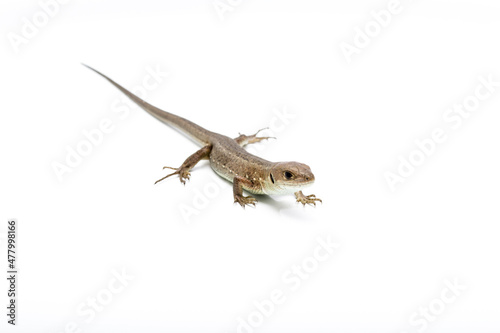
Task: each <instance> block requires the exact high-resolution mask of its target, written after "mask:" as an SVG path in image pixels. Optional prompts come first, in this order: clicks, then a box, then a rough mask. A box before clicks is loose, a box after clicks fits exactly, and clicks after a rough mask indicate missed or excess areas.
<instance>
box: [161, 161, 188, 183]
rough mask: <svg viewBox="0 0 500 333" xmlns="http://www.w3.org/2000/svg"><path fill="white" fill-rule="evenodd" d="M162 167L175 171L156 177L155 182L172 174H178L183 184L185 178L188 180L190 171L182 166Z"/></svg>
mask: <svg viewBox="0 0 500 333" xmlns="http://www.w3.org/2000/svg"><path fill="white" fill-rule="evenodd" d="M163 169H172V170H175V172H172V173H171V174H169V175H166V176H165V177H163V178H162V179H158V180H157V181H156V182H155V184H156V183H158V182H161V181H162V180H164V179H166V178H168V177H170V176H173V175H179V178H180V180H181V183H182V184H183V185H186V180H189V178H190V177H191V172H189V170H188V169H184V168H182V167H181V168H172V167H168V166H164V167H163Z"/></svg>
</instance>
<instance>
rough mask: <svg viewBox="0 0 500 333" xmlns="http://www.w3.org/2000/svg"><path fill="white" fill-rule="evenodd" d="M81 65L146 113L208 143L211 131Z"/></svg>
mask: <svg viewBox="0 0 500 333" xmlns="http://www.w3.org/2000/svg"><path fill="white" fill-rule="evenodd" d="M82 65H83V66H85V67H87V68H88V69H91V70H93V71H94V72H96V73H97V74H99V75H100V76H102V77H103V78H105V79H106V80H108V81H109V82H110V83H111V84H112V85H114V86H115V87H116V88H118V89H119V90H120V91H121V92H122V93H124V94H125V95H126V96H127V97H128V98H130V99H131V100H132V101H133V102H134V103H136V104H137V105H139V106H140V107H141V108H143V109H144V110H145V111H146V112H147V113H149V114H150V115H152V116H153V117H155V118H156V119H158V120H159V121H161V122H163V123H165V124H167V125H169V126H171V127H173V128H175V129H177V130H179V131H180V132H182V133H184V134H185V135H187V136H188V137H190V138H192V139H193V140H194V141H196V142H198V143H199V144H201V145H202V146H204V145H206V144H208V143H210V141H211V140H210V136H211V134H212V132H210V131H208V130H206V129H204V128H203V127H201V126H198V125H196V124H195V123H193V122H191V121H189V120H187V119H184V118H182V117H179V116H176V115H175V114H172V113H170V112H167V111H163V110H161V109H158V108H157V107H155V106H153V105H151V104H149V103H148V102H146V101H144V100H143V99H141V98H139V97H137V96H136V95H134V94H132V93H131V92H130V91H128V90H127V89H125V88H124V87H122V86H121V85H119V84H118V83H116V82H115V81H113V80H111V79H110V78H109V77H107V76H106V75H104V74H102V73H101V72H99V71H97V70H95V69H94V68H92V67H90V66H88V65H85V64H82Z"/></svg>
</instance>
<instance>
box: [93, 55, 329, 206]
mask: <svg viewBox="0 0 500 333" xmlns="http://www.w3.org/2000/svg"><path fill="white" fill-rule="evenodd" d="M83 65H84V66H85V67H87V68H89V69H91V70H92V71H94V72H96V73H97V74H99V75H100V76H102V77H103V78H105V79H106V80H107V81H109V82H110V83H111V84H112V85H114V86H115V87H116V88H118V89H119V90H120V91H121V92H122V93H124V94H125V95H126V96H127V97H128V98H130V99H131V100H132V101H133V102H134V103H136V104H137V105H138V106H140V107H141V108H142V109H144V110H145V111H146V112H147V113H149V114H150V115H152V116H153V117H155V118H156V119H158V120H160V121H161V122H163V123H165V124H167V125H169V126H170V127H172V128H174V129H177V130H179V131H180V132H181V133H184V134H185V135H186V136H188V137H190V138H191V139H193V140H194V141H195V142H197V143H198V144H200V145H201V146H202V148H201V149H199V150H198V151H196V152H195V153H194V154H192V155H190V156H189V157H188V158H187V159H186V160H185V161H184V163H182V165H181V166H180V167H178V168H172V167H167V166H165V167H163V169H172V170H174V172H172V173H170V174H168V175H166V176H165V177H163V178H161V179H159V180H157V181H156V182H155V184H157V183H158V182H160V181H162V180H164V179H166V178H168V177H171V176H174V175H178V176H179V178H180V181H181V183H182V184H184V185H185V184H186V180H189V179H190V176H191V172H190V171H191V169H192V168H193V167H194V166H195V165H196V164H197V163H198V162H199V161H201V160H203V159H208V160H209V161H210V166H211V168H212V169H213V170H214V171H215V173H216V174H218V175H219V176H221V177H222V178H224V179H226V180H228V181H230V182H232V183H233V197H234V202H235V203H238V204H240V205H241V206H242V207H243V208H245V206H247V205H253V206H255V203H256V202H257V199H256V198H255V197H253V196H245V195H244V194H243V190H245V191H247V192H249V193H251V194H261V195H284V194H292V193H293V194H295V198H296V201H297V202H299V203H302V204H303V205H304V206H305V205H306V204H310V205H314V206H316V202H317V201H319V202H322V200H321V199H319V198H317V197H316V196H315V195H314V194H311V195H305V194H303V193H302V189H303V188H304V187H306V186H309V185H311V184H313V183H314V181H315V178H314V174H313V173H312V171H311V168H310V167H309V166H307V165H306V164H303V163H299V162H270V161H267V160H265V159H263V158H260V157H258V156H255V155H253V154H250V153H249V152H248V151H246V150H245V149H244V148H243V147H245V146H246V145H248V144H252V143H256V142H260V141H262V140H266V139H270V137H258V136H257V135H258V134H259V132H260V131H261V130H260V131H258V132H257V133H255V134H253V135H244V134H240V135H239V136H238V137H237V138H234V139H232V138H230V137H228V136H225V135H222V134H219V133H215V132H211V131H209V130H207V129H205V128H203V127H201V126H199V125H197V124H195V123H194V122H192V121H189V120H187V119H184V118H182V117H180V116H177V115H174V114H172V113H170V112H167V111H163V110H161V109H159V108H157V107H155V106H153V105H151V104H149V103H147V102H146V101H144V100H143V99H141V98H139V97H138V96H136V95H134V94H133V93H131V92H130V91H129V90H127V89H125V88H124V87H122V86H121V85H119V84H118V83H116V82H115V81H113V80H112V79H110V78H109V77H107V76H106V75H104V74H102V73H101V72H99V71H97V70H95V69H94V68H92V67H90V66H87V65H85V64H83Z"/></svg>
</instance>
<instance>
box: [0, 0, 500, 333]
mask: <svg viewBox="0 0 500 333" xmlns="http://www.w3.org/2000/svg"><path fill="white" fill-rule="evenodd" d="M42 2H43V0H42ZM223 3H226V1H223ZM232 3H233V5H232V6H233V7H232V9H233V10H232V11H228V12H226V13H224V15H223V18H224V20H222V19H221V17H220V16H219V15H218V13H217V11H216V9H215V8H214V6H213V2H212V1H152V0H150V1H135V2H134V1H118V0H116V1H111V0H110V1H76V0H75V1H69V2H68V3H67V4H64V5H60V7H59V8H58V10H57V13H56V14H55V15H54V17H52V18H50V19H49V22H48V23H47V24H46V25H45V26H43V27H41V28H40V29H39V31H38V33H37V34H36V35H35V36H32V37H31V38H28V39H27V42H26V43H24V44H21V45H18V47H14V46H13V45H12V43H11V42H10V40H9V36H12V34H17V35H21V34H22V29H23V25H25V24H26V21H25V19H27V20H29V21H32V20H33V16H34V15H37V13H39V12H40V11H41V10H42V9H41V7H40V4H39V3H38V2H37V1H18V0H16V1H5V0H4V1H2V3H1V10H0V13H1V14H0V28H1V36H2V39H1V45H0V47H1V54H2V61H1V62H0V73H1V79H0V90H1V92H2V97H1V98H0V109H1V113H0V142H1V146H0V147H1V156H2V163H1V165H0V168H1V170H0V184H1V191H0V199H1V201H0V205H1V207H2V209H1V211H0V220H1V221H2V223H1V229H0V230H1V231H0V242H2V245H1V249H2V250H1V251H2V252H3V253H5V251H6V250H5V231H6V222H7V220H8V219H9V218H17V220H18V223H19V234H18V237H19V250H18V251H19V253H18V256H19V261H18V264H19V267H20V278H19V285H18V288H19V296H18V304H19V308H18V327H17V328H16V330H17V331H18V332H65V331H66V332H70V331H71V329H68V327H71V325H72V324H71V323H72V322H74V323H76V325H77V328H78V329H79V330H81V331H83V332H110V331H121V332H137V331H147V332H160V331H161V332H237V327H238V322H239V321H238V318H244V319H246V318H247V317H248V316H249V315H251V314H252V313H254V312H255V311H256V307H255V305H254V302H255V301H257V302H261V301H263V300H266V299H269V297H270V293H271V292H272V291H273V290H274V289H279V290H282V291H284V292H286V301H285V302H284V303H283V304H279V305H276V306H275V309H274V311H273V313H272V314H270V315H269V316H268V317H266V318H265V319H264V320H263V322H262V323H261V324H259V325H257V326H258V327H255V328H254V329H252V330H254V331H256V332H257V331H258V332H418V331H419V330H420V331H428V332H498V331H499V329H500V320H499V316H498V314H499V310H500V309H499V308H500V306H499V304H498V299H499V297H500V287H499V282H498V281H500V271H499V269H498V254H499V253H500V242H499V241H498V231H499V228H498V224H499V217H500V213H499V211H498V208H499V206H498V199H499V190H498V189H499V185H500V178H499V173H498V170H499V168H500V160H499V158H498V151H499V149H498V143H499V140H500V130H499V127H500V125H499V122H500V115H499V112H498V110H499V107H500V96H499V95H500V87H496V90H495V91H494V92H493V93H492V94H491V96H489V98H487V99H486V100H484V101H481V102H480V104H479V106H478V108H477V109H476V110H475V111H474V112H473V113H472V114H471V115H470V117H469V118H467V119H464V120H463V123H462V124H461V126H459V128H457V129H453V128H452V127H451V126H450V123H447V122H445V121H444V119H443V114H445V112H446V110H447V109H448V108H450V107H453V105H454V104H457V103H462V102H463V101H464V99H465V98H467V97H468V96H473V95H474V92H475V89H476V87H477V86H478V85H480V81H479V79H478V78H479V77H480V76H483V77H488V76H489V75H491V76H492V78H493V80H495V81H500V69H499V66H500V65H499V64H500V46H499V45H500V44H499V43H498V31H500V21H499V19H498V18H499V14H500V6H499V4H498V2H496V1H472V0H471V1H465V0H464V1H451V0H449V1H429V0H421V1H416V0H415V1H403V0H402V1H401V3H400V9H401V10H400V13H398V14H396V15H393V16H392V18H391V22H390V23H389V24H388V25H387V26H386V27H383V28H382V29H381V31H380V32H379V33H378V35H376V36H374V37H372V38H371V41H370V43H369V44H368V45H367V46H366V47H363V48H360V49H359V53H358V54H354V55H353V56H352V57H351V62H350V63H349V62H348V61H347V59H346V57H345V56H344V54H343V53H342V51H341V47H340V46H341V43H342V42H345V43H349V44H353V41H354V38H355V37H356V28H359V29H364V28H365V25H366V24H369V22H372V21H373V20H374V19H373V17H372V16H371V15H370V12H371V11H376V12H379V11H380V10H382V9H384V8H387V6H388V3H389V1H319V0H318V1H284V0H283V1H264V0H244V1H242V2H240V3H239V2H237V1H233V2H232ZM81 62H83V63H86V64H88V65H91V66H93V67H95V68H96V69H98V70H100V71H102V72H103V73H105V74H106V75H109V76H110V77H111V78H113V79H115V80H116V81H117V82H119V83H120V84H122V85H124V86H125V87H127V88H132V87H134V86H136V85H137V84H140V83H141V81H142V80H143V78H144V77H145V76H146V75H147V68H156V67H158V68H160V69H161V70H162V71H165V72H168V73H169V75H168V77H167V78H165V79H164V80H163V82H162V83H161V84H159V85H158V87H157V88H156V89H154V90H153V91H151V92H150V93H148V95H147V98H146V99H147V100H148V101H149V102H150V103H152V104H154V105H156V106H158V107H160V108H163V109H165V110H168V111H170V112H173V113H176V114H179V115H181V116H183V117H186V118H188V119H190V120H193V121H194V122H196V123H198V124H200V125H202V126H204V127H206V128H208V129H210V130H213V131H216V132H220V133H222V134H226V135H229V136H232V137H236V136H237V135H238V132H241V133H246V134H252V133H254V132H255V131H256V130H258V129H260V128H263V127H268V126H271V132H268V134H274V135H275V136H277V140H270V141H267V142H263V143H259V144H258V145H257V146H256V147H254V148H253V149H254V150H253V152H257V153H258V155H259V156H261V157H264V158H266V159H269V160H272V161H282V160H296V161H300V162H303V163H306V164H308V165H309V166H310V167H311V168H312V170H313V172H314V174H315V176H316V183H315V184H314V185H313V186H312V187H311V188H310V189H307V190H306V191H305V192H306V194H310V193H314V194H316V195H317V196H318V197H320V198H321V199H323V204H322V205H318V207H316V208H314V207H305V208H303V207H302V206H301V205H299V204H297V203H295V202H294V198H293V196H288V197H276V198H274V197H273V198H259V200H260V202H259V203H258V205H257V207H256V208H255V209H253V208H247V209H245V210H243V209H241V207H239V206H238V205H235V204H233V199H232V194H231V185H230V184H228V183H227V182H225V181H223V180H221V179H219V178H216V177H214V176H213V175H214V174H213V172H212V171H211V169H210V168H209V166H208V163H207V162H206V161H204V162H201V163H200V164H199V165H198V166H197V167H196V168H195V169H194V170H193V172H192V177H191V181H189V182H188V183H187V184H186V186H182V185H181V184H180V183H179V180H178V179H177V178H171V179H168V180H166V181H164V182H162V183H160V184H158V185H153V183H154V181H155V180H157V179H159V178H161V177H162V176H164V175H165V171H163V170H162V167H163V166H165V165H168V166H179V165H180V164H181V163H182V162H183V160H184V159H185V158H186V157H187V156H188V155H190V154H191V153H193V152H194V151H195V150H196V149H198V148H197V146H196V145H195V144H194V143H192V142H191V141H189V140H188V139H186V138H184V137H182V136H181V135H179V133H177V132H176V131H173V130H172V129H170V128H168V127H166V126H164V125H163V124H161V123H160V122H158V121H156V120H155V119H153V118H152V117H150V116H149V115H147V114H146V113H145V112H143V111H142V110H140V109H137V108H134V109H132V111H131V112H130V114H129V115H128V116H127V117H124V118H123V119H122V118H120V117H119V114H117V113H116V112H114V109H113V107H112V105H113V103H115V102H116V101H122V100H123V101H124V100H125V99H124V97H123V95H122V94H120V92H119V91H117V90H116V89H115V88H114V87H113V86H111V85H110V84H109V83H108V82H106V81H105V80H103V79H102V78H100V77H99V76H97V75H96V74H94V73H92V72H91V71H89V70H88V69H86V68H85V67H83V66H82V65H81V64H80V63H81ZM283 110H287V112H289V113H292V114H293V115H294V118H293V119H292V118H290V119H289V120H290V121H288V122H287V123H286V124H285V123H283V122H279V121H277V118H276V112H283ZM103 119H110V120H111V121H112V123H113V126H114V127H113V130H112V131H111V133H108V134H105V135H104V137H103V139H102V142H101V143H100V144H98V145H97V146H94V147H93V150H92V152H91V153H90V154H89V155H88V156H85V157H84V158H83V159H82V161H81V163H80V164H79V165H78V166H76V167H74V168H72V172H71V173H65V174H64V175H63V176H62V180H59V179H58V177H57V175H56V173H55V172H54V169H53V165H54V163H55V162H58V163H65V159H66V156H67V147H70V148H73V149H76V147H77V145H78V144H80V143H81V142H82V141H84V140H85V136H84V135H83V131H90V130H93V129H95V128H98V126H99V123H100V122H101V121H102V120H103ZM278 125H279V126H278ZM273 126H274V132H273V131H272V130H273ZM435 128H441V129H443V130H444V131H445V132H446V135H447V140H446V141H445V142H444V143H440V144H438V145H436V147H435V149H434V151H433V153H432V154H431V155H430V156H429V157H427V158H426V159H425V161H424V162H423V164H422V165H420V166H418V167H416V168H415V171H414V172H413V174H412V175H410V176H409V177H407V178H406V180H405V182H404V183H398V184H397V185H396V190H395V191H391V189H390V187H389V185H388V183H387V181H386V179H385V177H384V173H386V172H393V173H397V168H398V165H399V163H400V162H399V160H398V156H403V157H404V158H406V159H407V158H408V156H409V155H410V154H411V153H412V152H413V151H415V150H416V149H417V146H416V144H415V140H424V139H428V138H430V137H431V133H432V131H433V129H435ZM204 191H208V192H209V196H210V197H209V198H207V199H206V200H205V201H204V200H203V198H202V196H203V197H205V194H203V193H204ZM200 193H201V194H200ZM186 210H187V211H189V212H191V213H193V215H189V214H187V213H186ZM183 211H184V213H182V212H183ZM317 237H320V238H328V237H330V238H331V239H334V240H335V241H338V242H339V243H340V247H339V248H338V249H336V250H335V252H334V253H333V254H332V255H330V257H328V259H327V260H325V261H323V262H321V263H319V265H318V268H317V269H315V270H314V271H313V272H312V273H311V274H310V276H309V277H308V278H307V279H304V280H302V281H301V286H300V288H298V289H297V290H296V291H293V292H291V291H290V286H291V285H290V284H289V283H286V281H284V280H283V277H282V276H283V274H286V273H287V272H288V270H290V268H291V267H292V266H293V265H300V264H301V263H302V261H303V260H306V261H307V260H308V259H311V256H312V255H313V253H314V250H315V248H316V247H317V245H318V243H317V240H316V239H317ZM0 257H1V258H5V255H4V254H2V255H0ZM1 267H2V271H3V270H4V269H5V270H6V268H5V267H6V262H5V259H2V263H1ZM122 269H124V270H125V271H126V272H127V274H128V275H130V276H133V279H132V280H131V281H129V282H128V283H127V286H125V287H124V289H123V290H121V292H117V293H116V294H113V296H112V299H111V300H108V299H106V302H107V301H109V303H108V302H107V304H105V305H104V306H103V307H102V311H96V312H95V318H92V319H91V320H88V322H86V320H87V319H89V315H82V314H81V313H79V312H78V309H81V307H82V306H83V307H85V306H87V305H86V304H87V302H88V301H89V299H91V298H93V297H96V296H98V295H99V296H100V297H101V300H103V299H104V298H103V297H104V296H105V295H108V296H109V292H106V288H108V284H109V283H110V282H113V281H114V280H113V276H114V275H113V271H122ZM2 276H3V274H2ZM447 280H448V281H458V283H460V285H464V286H466V290H465V291H462V292H460V293H459V296H457V297H455V299H454V301H453V302H450V303H448V304H445V308H443V309H441V308H440V307H439V306H440V304H441V305H442V304H444V303H443V302H442V301H440V297H441V294H442V293H443V292H446V288H447V287H446V281H447ZM2 281H3V282H2V283H1V284H0V287H1V292H0V295H1V296H0V302H1V304H2V306H1V308H2V309H4V310H2V313H1V318H3V319H2V322H1V324H0V327H2V329H1V331H2V332H4V331H6V332H10V331H14V328H13V327H11V326H10V325H7V323H6V316H5V313H4V312H6V310H5V306H6V304H7V297H6V292H7V285H6V283H5V282H6V281H5V279H2ZM449 295H451V294H449ZM440 302H441V303H440ZM430 305H432V306H435V307H437V308H435V309H437V310H439V311H438V312H439V315H436V316H434V318H433V320H432V321H428V322H427V324H428V327H427V324H426V327H424V324H422V322H420V324H418V325H416V324H415V323H413V324H412V323H411V322H410V321H411V318H412V316H413V318H414V319H415V317H414V316H415V313H416V312H418V311H419V308H420V309H421V308H426V307H429V306H430ZM87 309H89V308H88V307H87ZM437 310H436V311H437ZM441 312H442V313H441ZM68 324H69V326H67V325H68ZM240 331H241V330H240ZM243 331H244V330H243ZM243 331H242V332H243Z"/></svg>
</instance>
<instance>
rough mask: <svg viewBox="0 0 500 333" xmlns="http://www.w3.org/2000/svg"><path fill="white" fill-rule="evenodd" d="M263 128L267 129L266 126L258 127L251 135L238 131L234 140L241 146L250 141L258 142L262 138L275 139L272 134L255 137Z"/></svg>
mask: <svg viewBox="0 0 500 333" xmlns="http://www.w3.org/2000/svg"><path fill="white" fill-rule="evenodd" d="M265 129H267V128H263V129H260V130H258V131H257V133H255V134H253V135H245V134H241V133H240V136H239V137H237V138H235V139H234V141H236V143H237V144H239V145H240V146H241V147H244V146H246V145H248V144H250V143H256V142H260V141H262V140H267V139H276V138H275V137H272V136H261V137H257V134H259V133H260V132H261V131H263V130H265Z"/></svg>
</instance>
